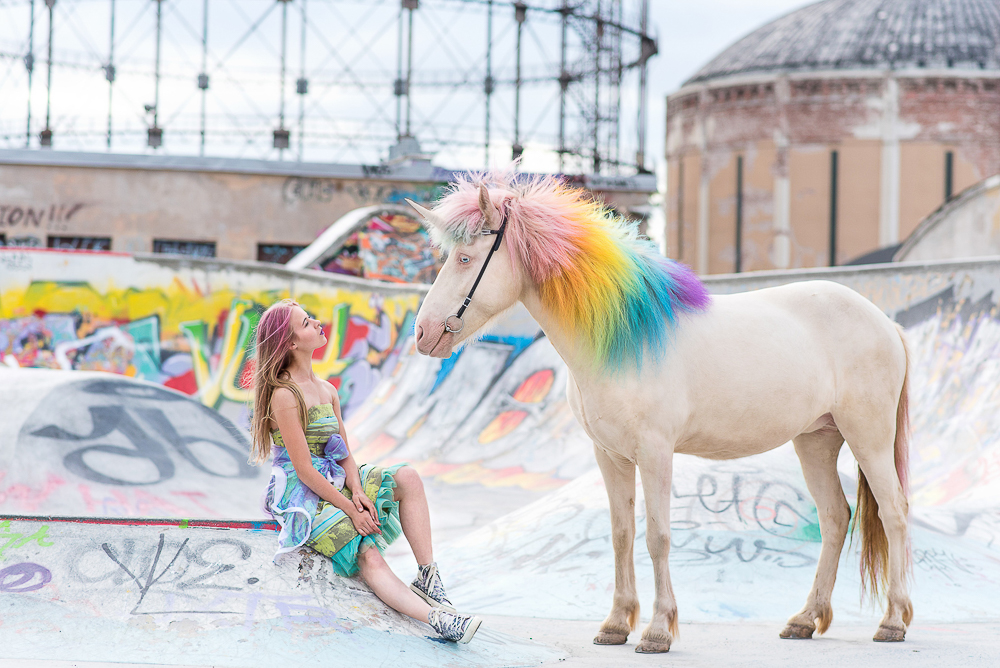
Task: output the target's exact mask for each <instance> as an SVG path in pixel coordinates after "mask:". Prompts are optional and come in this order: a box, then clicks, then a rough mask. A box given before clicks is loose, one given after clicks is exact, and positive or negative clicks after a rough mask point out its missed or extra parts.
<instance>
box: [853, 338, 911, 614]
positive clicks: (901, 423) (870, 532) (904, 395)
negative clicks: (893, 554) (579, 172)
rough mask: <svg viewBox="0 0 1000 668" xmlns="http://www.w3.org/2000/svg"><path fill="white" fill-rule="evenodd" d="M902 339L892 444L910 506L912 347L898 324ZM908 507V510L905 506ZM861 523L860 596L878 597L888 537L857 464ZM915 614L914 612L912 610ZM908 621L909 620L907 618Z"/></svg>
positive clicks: (856, 516)
mask: <svg viewBox="0 0 1000 668" xmlns="http://www.w3.org/2000/svg"><path fill="white" fill-rule="evenodd" d="M896 329H897V330H898V331H899V339H900V341H902V343H903V352H904V356H905V359H906V367H905V370H904V372H903V389H902V390H901V391H900V394H899V403H898V404H897V405H896V438H895V443H894V446H893V456H894V459H895V463H896V476H897V477H898V478H899V484H900V487H901V488H902V490H903V501H904V503H905V504H907V505H909V495H910V489H909V470H910V440H909V439H910V406H909V403H910V402H909V376H910V350H909V348H908V347H907V345H906V338H905V337H904V335H903V329H902V327H900V326H899V325H896ZM904 510H905V509H904ZM859 524H860V526H861V595H862V597H864V596H865V595H866V594H871V596H872V598H878V595H879V590H880V589H881V590H885V589H886V587H887V584H888V566H889V540H888V538H887V537H886V535H885V527H883V526H882V520H881V518H879V515H878V502H877V501H876V500H875V495H874V494H872V490H871V487H870V486H869V485H868V479H867V478H865V474H864V472H863V471H862V470H861V467H860V466H858V505H857V509H856V510H855V512H854V521H853V523H852V524H851V531H852V533H853V531H854V529H856V528H857V527H858V525H859ZM906 561H907V569H909V564H910V546H909V544H907V546H906ZM911 614H912V613H911ZM904 621H906V623H909V621H908V620H904Z"/></svg>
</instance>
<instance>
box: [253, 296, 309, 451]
mask: <svg viewBox="0 0 1000 668" xmlns="http://www.w3.org/2000/svg"><path fill="white" fill-rule="evenodd" d="M293 306H298V304H297V303H296V302H294V301H292V300H291V299H282V300H281V301H280V302H277V303H275V304H272V305H271V307H270V308H269V309H267V310H266V311H264V313H263V314H262V315H261V316H260V321H259V322H258V323H257V331H256V332H255V334H254V349H255V365H254V370H253V412H252V413H251V416H250V439H251V440H250V463H252V464H260V463H262V462H265V461H267V458H268V457H270V456H271V431H270V429H269V426H270V420H271V418H272V417H273V416H272V413H271V397H272V396H273V395H274V390H275V389H277V388H279V387H284V388H287V389H289V390H291V392H292V394H294V395H295V401H296V403H297V404H298V407H299V419H300V420H301V422H302V430H303V431H305V429H306V427H307V426H308V424H309V418H308V415H307V413H308V411H307V410H306V402H305V399H304V398H303V397H302V392H301V390H299V386H298V385H296V384H295V383H293V382H292V379H291V377H290V376H289V374H288V364H289V362H290V361H291V357H292V343H294V342H295V335H294V333H293V329H292V307H293Z"/></svg>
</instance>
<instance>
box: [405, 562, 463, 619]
mask: <svg viewBox="0 0 1000 668" xmlns="http://www.w3.org/2000/svg"><path fill="white" fill-rule="evenodd" d="M418 568H419V571H418V573H417V577H416V578H414V580H413V584H411V585H410V589H412V590H413V591H414V592H416V594H417V596H419V597H420V598H422V599H424V600H425V601H427V604H428V605H429V606H431V607H432V608H441V609H442V610H447V611H448V612H457V610H455V606H453V605H452V604H451V601H449V600H448V595H447V594H445V591H444V585H443V584H442V583H441V574H440V573H438V567H437V562H434V561H432V562H431V563H429V564H427V565H426V566H419V567H418Z"/></svg>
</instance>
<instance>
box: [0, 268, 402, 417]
mask: <svg viewBox="0 0 1000 668" xmlns="http://www.w3.org/2000/svg"><path fill="white" fill-rule="evenodd" d="M3 254H4V256H5V257H4V260H5V264H6V266H7V267H8V268H11V267H13V268H18V267H19V268H20V271H9V272H4V278H3V279H2V280H0V359H2V361H3V362H4V363H5V364H6V365H7V366H19V367H35V368H49V369H62V370H90V371H110V372H113V373H117V374H122V375H126V376H131V377H135V378H140V379H144V380H149V381H152V382H155V383H158V384H160V385H163V386H164V387H169V388H172V389H175V390H178V391H180V392H183V393H185V394H188V395H190V396H192V397H195V398H197V399H198V400H199V401H200V402H201V403H202V404H204V405H205V406H208V407H210V408H215V409H222V408H223V407H224V406H225V405H226V404H227V403H228V404H236V405H243V404H245V403H246V402H247V401H249V399H250V391H249V383H248V380H249V377H250V373H251V371H252V364H253V361H252V354H253V351H252V346H250V345H249V344H250V342H251V341H252V337H253V333H254V330H255V328H256V324H257V320H258V318H259V315H260V313H261V312H262V311H263V309H265V308H266V307H267V306H269V305H270V304H272V303H273V302H274V301H276V300H278V299H282V298H286V297H292V298H294V299H296V300H297V301H299V302H300V303H301V304H302V305H303V307H304V308H305V309H306V310H308V311H309V312H310V313H312V314H313V315H314V316H315V317H316V318H318V319H319V320H321V321H322V322H323V323H324V326H325V328H326V330H327V331H328V332H329V334H330V335H329V342H328V343H327V345H326V346H324V347H323V348H322V349H320V350H317V351H316V357H315V362H314V368H315V369H316V372H317V373H318V374H319V375H320V376H321V377H323V378H326V379H329V380H330V381H331V382H332V383H333V384H334V385H336V386H337V387H338V388H339V389H340V392H341V396H342V399H343V402H344V409H345V412H346V413H347V414H350V413H351V412H352V411H353V410H355V409H356V408H357V407H358V406H360V405H361V403H362V402H363V400H364V399H365V398H366V397H367V396H368V394H369V393H370V392H371V390H372V389H373V388H374V387H375V385H376V384H377V383H378V381H379V380H380V378H381V377H382V375H383V373H385V372H387V371H391V369H392V367H393V366H394V365H395V363H396V361H397V360H398V358H399V354H400V346H399V345H397V344H401V343H402V340H401V337H402V339H405V338H406V335H407V334H408V333H409V332H410V331H411V330H412V322H413V316H414V313H415V312H416V309H417V305H418V301H419V294H418V293H414V292H410V293H405V292H404V293H399V292H397V293H395V294H389V295H385V294H381V293H378V292H375V291H372V290H358V289H350V288H348V287H345V286H344V285H343V284H338V283H337V282H336V281H331V282H329V283H323V282H320V281H316V282H308V281H298V282H297V283H296V282H295V281H294V280H289V277H288V276H280V275H279V276H264V277H261V276H247V275H243V274H240V273H234V272H226V271H219V272H213V271H211V270H209V271H187V272H173V271H169V270H167V271H164V270H163V269H162V267H158V266H157V265H156V263H155V262H152V261H150V262H149V263H143V262H138V261H136V260H134V259H132V258H129V257H127V256H122V255H117V254H107V255H99V254H80V255H77V254H73V255H70V256H60V255H59V254H55V255H53V254H51V253H47V252H38V251H23V250H17V251H15V250H14V249H9V250H6V249H5V250H4V251H3ZM60 260H62V261H61V262H60ZM70 260H72V262H70ZM77 260H85V261H84V262H82V263H81V262H78V261H77ZM60 265H61V266H60ZM255 283H256V284H257V285H254V284H255Z"/></svg>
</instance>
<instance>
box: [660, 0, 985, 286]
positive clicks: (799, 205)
mask: <svg viewBox="0 0 1000 668" xmlns="http://www.w3.org/2000/svg"><path fill="white" fill-rule="evenodd" d="M666 122H667V134H666V137H667V139H666V158H667V170H668V186H667V191H668V192H667V199H666V208H667V211H666V220H667V229H666V238H667V250H668V254H669V255H671V256H672V257H677V258H680V259H682V260H683V261H685V262H687V263H688V264H690V265H691V266H692V267H694V268H695V269H697V270H698V271H699V273H702V274H712V273H726V272H733V271H737V272H738V271H749V270H755V269H774V268H779V269H780V268H791V267H816V266H826V265H834V264H843V263H845V262H848V261H850V260H852V259H853V258H856V257H858V256H861V255H864V254H867V253H870V252H872V251H876V250H877V249H881V248H891V247H895V246H898V244H899V243H900V242H901V241H902V240H904V239H905V238H906V237H907V236H908V235H909V234H910V233H911V232H912V231H913V230H914V229H915V228H916V227H917V225H918V224H919V223H920V221H921V220H922V219H923V218H924V217H926V216H927V215H929V214H930V213H931V212H933V211H934V210H935V209H937V208H938V207H939V206H940V205H941V204H942V203H943V202H944V201H945V200H946V199H949V198H950V197H951V196H952V195H953V194H955V193H958V192H959V191H961V190H962V189H964V188H966V187H968V186H971V185H973V184H975V183H978V182H979V181H981V180H983V179H985V178H987V177H989V176H991V175H993V174H997V173H1000V4H998V3H997V2H996V0H822V1H821V2H817V3H815V4H811V5H808V6H806V7H804V8H802V9H799V10H796V11H794V12H791V13H790V14H787V15H785V16H783V17H781V18H779V19H777V20H775V21H773V22H771V23H769V24H767V25H765V26H763V27H761V28H759V29H757V30H755V31H754V32H752V33H750V34H749V35H747V36H746V37H744V38H743V39H741V40H739V41H737V42H736V43H735V44H733V45H732V46H730V47H729V48H727V49H726V50H724V51H723V52H722V53H720V54H719V55H718V56H716V57H715V58H713V59H712V60H711V61H710V62H709V63H708V64H707V65H705V66H704V67H703V68H702V69H701V70H700V71H698V72H697V73H695V75H694V76H692V77H691V78H690V79H689V80H688V81H686V82H685V83H684V84H683V86H682V87H681V88H680V90H678V91H677V92H675V93H673V94H672V95H670V96H669V97H668V98H667V119H666Z"/></svg>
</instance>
